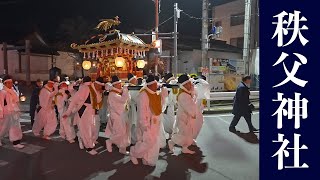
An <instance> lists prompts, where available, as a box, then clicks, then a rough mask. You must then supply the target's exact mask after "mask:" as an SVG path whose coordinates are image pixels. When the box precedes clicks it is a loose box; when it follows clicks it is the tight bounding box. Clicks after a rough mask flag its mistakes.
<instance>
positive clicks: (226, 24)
mask: <svg viewBox="0 0 320 180" xmlns="http://www.w3.org/2000/svg"><path fill="white" fill-rule="evenodd" d="M244 11H245V0H237V1H233V2H230V3H227V4H222V5H219V6H216V7H213V10H212V12H213V13H212V17H213V19H214V20H215V21H221V26H222V28H223V32H222V36H221V37H220V38H217V39H219V40H223V41H227V43H228V44H230V39H231V38H237V37H243V32H244V29H243V28H244V26H243V24H242V25H237V26H230V21H231V19H230V16H231V15H233V14H237V13H242V12H244Z"/></svg>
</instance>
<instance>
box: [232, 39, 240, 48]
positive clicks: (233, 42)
mask: <svg viewBox="0 0 320 180" xmlns="http://www.w3.org/2000/svg"><path fill="white" fill-rule="evenodd" d="M230 45H232V46H236V47H238V48H243V37H237V38H231V39H230Z"/></svg>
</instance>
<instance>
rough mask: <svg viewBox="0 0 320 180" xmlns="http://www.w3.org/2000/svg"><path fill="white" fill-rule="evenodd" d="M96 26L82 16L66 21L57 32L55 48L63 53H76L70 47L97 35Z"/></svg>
mask: <svg viewBox="0 0 320 180" xmlns="http://www.w3.org/2000/svg"><path fill="white" fill-rule="evenodd" d="M94 27H95V25H94V24H93V23H90V22H88V21H87V20H86V19H84V18H83V17H81V16H78V17H76V18H67V19H64V20H63V21H62V22H61V24H60V26H59V27H58V30H57V33H56V35H57V39H56V43H54V44H55V47H56V48H57V49H59V50H62V51H74V50H72V49H71V47H70V45H71V44H72V43H77V44H80V43H82V42H85V41H86V40H88V39H89V38H90V37H91V36H93V35H95V34H97V32H96V30H95V29H94Z"/></svg>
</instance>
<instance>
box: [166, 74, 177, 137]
mask: <svg viewBox="0 0 320 180" xmlns="http://www.w3.org/2000/svg"><path fill="white" fill-rule="evenodd" d="M164 81H165V82H166V84H167V85H169V86H170V85H175V84H177V80H176V79H175V78H174V76H173V74H172V73H168V74H167V75H165V77H164ZM168 91H169V95H168V97H167V98H166V104H165V111H164V113H163V125H164V130H165V132H166V133H168V134H169V135H170V137H171V135H172V133H173V129H174V124H175V121H176V116H175V114H174V109H175V107H176V105H177V93H178V92H177V91H178V90H177V89H176V88H172V87H170V88H168Z"/></svg>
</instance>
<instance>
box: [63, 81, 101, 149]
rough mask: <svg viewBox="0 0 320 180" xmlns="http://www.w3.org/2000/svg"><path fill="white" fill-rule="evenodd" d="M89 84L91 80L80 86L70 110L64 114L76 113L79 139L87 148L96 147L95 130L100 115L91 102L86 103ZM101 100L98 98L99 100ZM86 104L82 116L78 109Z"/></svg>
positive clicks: (88, 95) (88, 94)
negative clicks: (96, 112)
mask: <svg viewBox="0 0 320 180" xmlns="http://www.w3.org/2000/svg"><path fill="white" fill-rule="evenodd" d="M88 86H92V84H91V82H86V83H84V84H83V85H81V87H80V88H79V91H77V92H76V93H75V95H74V96H73V97H72V100H71V102H70V104H69V107H68V110H67V111H66V112H65V113H64V115H68V116H69V115H70V114H71V113H76V114H75V123H76V124H77V126H78V129H79V132H78V133H77V135H78V137H79V140H80V141H82V144H83V145H84V147H85V148H87V149H88V148H94V142H95V140H96V139H95V138H96V136H95V132H96V125H95V123H96V121H97V120H96V118H97V117H98V115H96V114H95V109H93V107H92V104H91V103H92V102H91V103H85V101H86V100H87V98H88V97H90V89H89V87H88ZM99 101H101V99H100V100H99V99H98V98H97V102H99ZM82 106H84V107H85V110H84V112H83V114H82V116H81V117H80V116H79V114H78V111H79V110H80V108H81V107H82Z"/></svg>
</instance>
